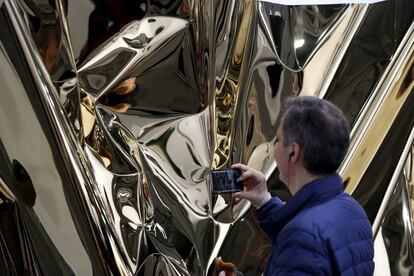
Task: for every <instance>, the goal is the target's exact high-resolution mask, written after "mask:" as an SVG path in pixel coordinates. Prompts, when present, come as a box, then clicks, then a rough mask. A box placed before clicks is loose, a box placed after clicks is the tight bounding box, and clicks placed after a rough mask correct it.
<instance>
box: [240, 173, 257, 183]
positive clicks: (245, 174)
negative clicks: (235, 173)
mask: <svg viewBox="0 0 414 276" xmlns="http://www.w3.org/2000/svg"><path fill="white" fill-rule="evenodd" d="M253 176H254V171H252V170H249V171H246V172H243V173H242V175H241V176H240V177H239V181H242V182H243V181H245V180H246V179H248V178H250V177H253Z"/></svg>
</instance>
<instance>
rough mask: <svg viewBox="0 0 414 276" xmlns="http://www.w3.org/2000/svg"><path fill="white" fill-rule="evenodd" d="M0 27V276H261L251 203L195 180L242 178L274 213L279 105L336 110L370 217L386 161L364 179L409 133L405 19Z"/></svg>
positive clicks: (54, 21) (262, 242) (98, 21)
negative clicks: (347, 127) (343, 119)
mask: <svg viewBox="0 0 414 276" xmlns="http://www.w3.org/2000/svg"><path fill="white" fill-rule="evenodd" d="M390 10H392V11H393V13H390V12H389V11H390ZM0 12H1V13H0V23H1V24H0V25H1V26H2V28H0V38H1V44H0V60H1V63H0V66H1V68H0V69H1V73H0V83H1V84H2V88H1V90H2V91H1V93H0V98H1V99H0V117H1V118H2V119H1V120H0V154H1V156H0V157H1V158H0V198H1V201H0V213H1V218H0V230H1V231H0V271H6V272H7V273H9V274H11V275H13V274H16V275H20V274H29V275H41V274H45V275H56V274H59V275H72V274H79V275H90V274H96V275H111V274H116V275H118V274H120V275H212V274H214V273H215V267H214V260H215V259H216V258H217V257H222V259H223V260H224V261H226V262H232V263H234V264H235V265H236V267H237V269H238V271H240V272H242V273H244V275H258V274H260V273H261V272H262V271H263V269H264V267H265V265H266V258H267V256H268V254H269V253H270V243H269V240H268V238H267V237H266V236H265V234H264V233H263V232H262V230H261V229H260V226H259V225H258V223H257V221H256V220H255V217H254V211H253V210H252V209H251V208H250V205H249V203H248V202H246V201H240V202H235V201H234V200H233V199H232V197H231V195H216V194H212V192H211V183H210V177H209V172H210V170H211V169H214V168H225V167H228V166H230V165H231V164H232V163H235V162H243V163H247V164H248V165H250V166H252V167H254V168H256V169H258V170H260V171H262V172H263V173H265V175H266V176H267V177H268V179H269V181H268V183H269V188H270V189H271V190H272V192H274V193H275V194H277V195H279V196H280V197H282V198H284V199H288V198H289V194H288V192H287V190H286V188H285V187H284V186H283V185H282V184H281V183H280V181H278V179H277V174H278V172H277V166H276V165H277V164H275V162H274V160H273V144H274V136H275V133H276V128H277V126H278V115H279V113H280V108H281V101H282V100H283V98H285V97H287V96H295V95H315V96H318V97H324V98H327V99H329V100H331V101H333V102H334V103H336V104H337V105H339V106H340V107H341V108H342V109H343V110H344V112H345V113H346V115H347V116H348V118H349V119H350V121H351V122H352V124H353V140H352V145H351V151H350V153H349V155H348V156H347V158H346V160H345V162H344V164H343V166H342V168H341V173H342V175H343V177H344V178H345V179H346V180H347V189H348V191H349V192H353V193H354V195H355V197H356V198H357V199H359V200H360V202H361V203H362V204H363V205H364V207H365V208H366V210H367V213H368V214H369V215H370V218H371V219H372V220H374V219H375V216H376V214H377V212H378V209H379V204H380V203H381V199H382V198H383V195H384V193H385V190H384V189H386V186H387V183H388V182H389V177H390V176H389V175H390V174H392V172H394V170H395V167H396V163H397V160H395V161H392V162H390V163H389V166H388V167H387V169H386V170H384V171H386V172H389V173H388V174H378V173H377V172H378V171H379V170H381V169H379V168H378V165H377V164H383V160H384V158H385V156H388V154H389V151H390V149H389V146H388V147H386V144H388V145H390V143H389V141H395V142H393V144H392V145H394V147H393V149H394V150H396V152H401V151H402V150H403V147H404V146H405V143H406V141H407V139H408V138H407V135H406V133H407V131H408V132H409V130H410V127H411V128H412V125H413V119H412V118H414V114H412V112H413V111H412V109H410V108H409V104H408V103H409V102H410V99H411V98H412V97H413V93H412V88H411V87H412V86H411V85H412V74H411V73H410V72H412V56H413V53H412V49H411V48H412V43H411V40H412V38H413V31H412V29H413V27H412V26H411V25H412V21H413V14H414V8H413V4H411V3H408V2H404V1H398V0H395V1H387V2H384V3H378V4H374V5H328V6H282V5H277V4H269V3H264V2H263V3H262V2H258V1H252V0H244V1H236V0H231V1H222V0H215V1H212V0H208V1H129V0H125V1H120V2H118V1H111V0H109V1H98V0H96V1H92V2H89V1H76V2H74V1H72V2H67V1H63V0H62V1H58V0H57V1H42V0H20V1H18V0H5V1H4V3H2V4H1V5H0ZM379 18H381V24H382V26H381V27H382V28H381V29H379V28H378V20H379ZM410 43H411V44H410ZM410 45H411V46H410ZM410 47H411V48H410ZM400 68H405V69H404V70H403V71H402V72H400V71H399V70H400ZM396 95H397V96H396ZM384 98H385V99H388V100H387V101H381V99H384ZM390 99H397V100H390ZM369 114H376V115H377V117H378V118H377V117H375V118H374V119H373V118H372V116H370V115H369ZM390 114H391V115H392V116H391V115H390ZM411 115H413V116H411ZM381 116H386V117H387V118H388V121H387V124H382V126H381V127H379V122H384V121H381V120H382V119H381V118H383V117H381ZM400 121H401V122H404V124H403V126H404V127H401V125H400V127H399V126H398V122H400ZM378 129H379V132H380V133H381V134H382V135H383V136H381V135H376V133H378ZM389 133H396V135H397V136H393V137H395V138H387V137H388V136H387V137H385V135H387V134H388V135H390V134H389ZM384 137H385V138H384ZM390 139H391V140H390ZM370 145H375V147H373V148H370ZM367 148H368V149H367ZM361 152H362V153H361ZM359 153H361V156H359V155H358V154H359ZM358 160H363V161H364V166H358V165H357V164H359V163H357V162H358ZM375 177H376V178H375ZM378 178H380V179H378ZM372 179H375V180H376V181H377V182H378V183H384V184H381V185H378V187H379V188H378V189H379V191H380V192H379V193H377V194H376V195H375V192H374V191H378V189H377V190H374V189H371V190H370V189H369V188H367V187H368V186H367V185H368V184H365V183H369V182H370V180H372ZM381 187H385V188H381ZM381 191H382V194H381Z"/></svg>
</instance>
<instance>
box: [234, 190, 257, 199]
mask: <svg viewBox="0 0 414 276" xmlns="http://www.w3.org/2000/svg"><path fill="white" fill-rule="evenodd" d="M234 197H235V198H240V199H247V200H249V201H250V200H252V199H253V197H252V195H251V193H250V192H238V193H235V194H234Z"/></svg>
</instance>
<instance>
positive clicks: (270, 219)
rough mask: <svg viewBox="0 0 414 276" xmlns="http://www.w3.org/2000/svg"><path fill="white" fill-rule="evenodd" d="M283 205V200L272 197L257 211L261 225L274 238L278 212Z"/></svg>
mask: <svg viewBox="0 0 414 276" xmlns="http://www.w3.org/2000/svg"><path fill="white" fill-rule="evenodd" d="M282 206H283V202H282V201H281V200H280V199H279V198H278V197H272V198H271V199H269V200H268V201H267V202H266V203H265V204H264V205H263V206H262V207H260V208H259V209H258V210H257V213H256V216H257V219H258V220H259V222H260V225H261V227H262V228H263V230H264V231H265V232H266V234H267V235H268V236H269V237H270V238H271V239H272V240H273V235H272V228H273V226H275V223H276V221H275V217H276V213H277V211H278V210H279V208H280V207H282Z"/></svg>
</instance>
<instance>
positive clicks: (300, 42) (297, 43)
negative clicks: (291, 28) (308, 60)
mask: <svg viewBox="0 0 414 276" xmlns="http://www.w3.org/2000/svg"><path fill="white" fill-rule="evenodd" d="M304 44H305V40H304V39H298V40H295V42H294V44H293V45H294V46H295V49H297V48H300V47H302V46H303V45H304Z"/></svg>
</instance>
